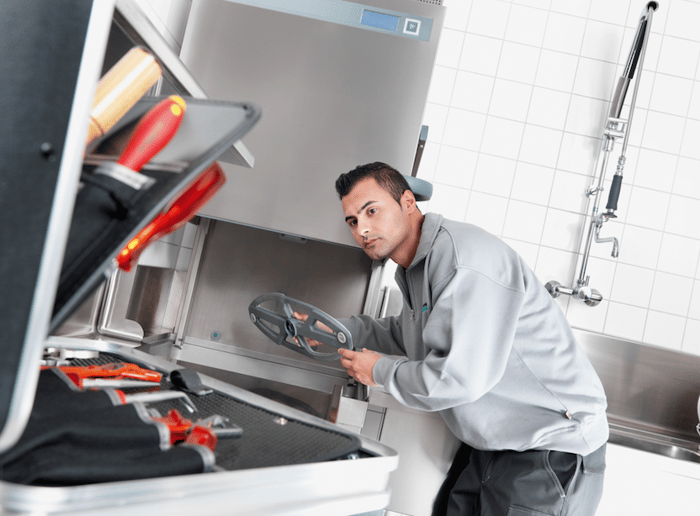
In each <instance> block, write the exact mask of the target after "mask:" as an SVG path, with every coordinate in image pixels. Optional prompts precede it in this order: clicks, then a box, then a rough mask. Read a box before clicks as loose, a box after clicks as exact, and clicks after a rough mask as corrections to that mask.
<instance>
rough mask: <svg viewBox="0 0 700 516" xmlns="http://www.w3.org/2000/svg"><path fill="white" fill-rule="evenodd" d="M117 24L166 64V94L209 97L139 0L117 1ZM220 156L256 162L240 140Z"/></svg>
mask: <svg viewBox="0 0 700 516" xmlns="http://www.w3.org/2000/svg"><path fill="white" fill-rule="evenodd" d="M114 23H115V24H116V25H117V26H118V27H119V29H120V31H121V32H122V35H123V36H126V37H127V38H129V39H130V40H131V44H133V45H143V46H145V47H146V48H148V49H149V50H150V51H151V52H153V54H154V55H156V56H157V57H158V61H159V62H160V64H161V65H163V76H164V80H165V81H166V82H167V83H168V85H167V86H166V87H164V88H163V91H162V92H161V93H162V94H163V95H167V94H169V93H170V92H171V91H173V90H174V91H175V92H177V93H178V94H180V95H190V96H192V97H194V98H197V99H204V98H207V97H208V96H207V94H206V93H205V92H204V90H203V89H202V87H201V86H200V85H199V83H198V82H197V81H196V80H195V79H194V77H192V75H191V74H190V72H189V70H188V69H187V67H185V65H184V64H183V63H182V61H180V59H179V58H178V57H177V56H176V55H175V54H174V53H173V51H172V49H171V48H170V46H169V45H168V43H167V42H166V41H165V39H163V36H161V34H160V33H159V32H158V29H156V28H155V27H154V26H153V24H152V23H151V21H150V20H149V19H148V18H147V17H146V15H145V14H144V13H143V11H142V10H141V8H140V7H139V5H138V1H137V0H116V6H115V10H114ZM119 57H121V56H117V59H118V58H119ZM237 100H240V99H237ZM219 159H220V160H221V161H225V162H227V163H234V164H236V165H238V166H240V167H246V168H251V167H252V166H253V164H254V163H255V158H254V157H253V155H252V154H251V152H250V151H249V150H248V148H247V147H246V146H245V145H244V144H243V142H242V141H240V140H239V141H237V142H234V143H233V145H232V146H231V147H230V148H229V149H228V150H227V151H226V152H224V154H222V155H221V156H220V157H219Z"/></svg>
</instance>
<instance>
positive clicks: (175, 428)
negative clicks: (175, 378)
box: [153, 409, 218, 451]
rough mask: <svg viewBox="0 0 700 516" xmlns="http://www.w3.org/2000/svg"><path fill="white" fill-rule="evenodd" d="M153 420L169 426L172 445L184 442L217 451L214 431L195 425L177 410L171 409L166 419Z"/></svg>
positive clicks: (216, 439) (155, 418) (157, 418)
mask: <svg viewBox="0 0 700 516" xmlns="http://www.w3.org/2000/svg"><path fill="white" fill-rule="evenodd" d="M153 419H154V420H155V421H158V422H160V423H163V424H165V425H167V427H168V430H170V444H177V443H181V442H184V443H186V444H199V445H201V446H206V447H207V448H209V449H210V450H211V451H214V450H215V449H216V445H217V443H218V438H217V437H216V434H215V433H214V432H213V431H212V430H210V429H209V428H207V427H204V426H201V425H195V424H194V423H192V421H191V420H190V419H187V418H184V417H182V415H181V414H180V413H179V412H178V411H177V410H175V409H171V410H170V412H168V415H167V416H165V417H154V418H153Z"/></svg>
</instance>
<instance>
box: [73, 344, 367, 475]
mask: <svg viewBox="0 0 700 516" xmlns="http://www.w3.org/2000/svg"><path fill="white" fill-rule="evenodd" d="M124 361H128V362H131V360H125V359H124V358H121V357H119V356H118V355H110V354H101V355H100V356H99V357H98V358H94V359H73V360H72V361H71V362H72V365H77V366H88V365H102V364H108V363H110V362H124ZM138 365H139V366H141V367H146V368H148V367H150V366H149V365H148V364H138ZM166 376H167V375H164V378H163V380H162V381H161V389H164V390H168V389H171V388H172V384H171V383H170V381H169V380H168V379H167V378H166ZM123 390H124V392H126V393H129V392H137V391H135V390H132V389H123ZM189 398H190V399H191V400H192V402H193V403H194V405H195V406H196V407H197V412H196V413H194V414H190V413H189V412H188V411H187V410H185V408H184V405H183V404H182V402H180V401H177V400H168V401H161V402H158V403H150V404H149V407H152V408H155V409H157V410H158V411H159V412H160V413H161V415H166V414H167V413H168V411H169V410H170V409H177V410H178V411H179V412H180V413H181V414H182V415H183V417H186V418H188V419H192V420H193V421H196V420H197V419H203V418H206V417H208V416H211V415H214V414H219V415H222V416H224V417H227V418H228V419H229V421H230V423H232V424H235V425H238V426H239V427H241V428H242V429H243V436H242V437H239V438H237V439H219V443H218V445H217V447H216V464H217V465H218V466H219V467H221V468H223V469H226V470H237V469H249V468H263V467H273V466H285V465H292V464H304V463H309V462H320V461H327V460H335V459H342V458H345V457H347V456H348V455H349V454H351V453H354V452H357V451H358V449H359V440H358V439H357V438H356V437H354V436H352V435H346V434H343V433H340V432H335V431H332V430H327V429H325V428H318V427H315V426H313V425H311V424H308V423H304V422H301V421H295V420H293V419H284V424H280V416H279V415H278V414H276V413H274V412H272V411H269V410H266V409H263V408H260V407H256V406H254V405H251V404H248V403H245V402H242V401H239V400H236V399H235V398H232V397H230V396H227V395H225V394H222V393H219V392H214V393H212V394H208V395H206V396H194V395H189Z"/></svg>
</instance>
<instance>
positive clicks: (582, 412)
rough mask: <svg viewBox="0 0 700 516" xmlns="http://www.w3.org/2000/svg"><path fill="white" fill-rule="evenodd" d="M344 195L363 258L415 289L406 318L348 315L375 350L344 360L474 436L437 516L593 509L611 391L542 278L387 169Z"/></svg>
mask: <svg viewBox="0 0 700 516" xmlns="http://www.w3.org/2000/svg"><path fill="white" fill-rule="evenodd" d="M336 190H337V192H338V195H339V196H340V198H341V202H342V207H343V213H344V216H345V220H346V222H347V224H348V226H349V228H350V231H351V232H352V235H353V237H354V238H355V240H356V241H357V243H358V244H359V245H360V246H361V247H362V249H363V250H364V251H365V253H367V255H368V256H370V257H371V258H372V259H375V260H384V259H386V258H391V259H392V260H393V261H394V262H396V263H397V264H398V267H397V272H396V282H397V283H398V285H399V287H400V288H401V290H402V292H403V296H404V307H403V310H402V312H401V314H400V315H399V316H398V317H389V318H385V319H377V320H375V319H372V318H371V317H368V316H355V317H352V318H351V319H346V320H343V321H341V322H343V323H344V324H345V325H346V327H347V328H348V330H349V331H350V332H351V333H352V336H353V340H354V342H355V343H356V344H357V347H358V348H361V347H363V346H364V347H365V348H367V349H362V351H349V350H341V351H340V353H341V355H342V358H341V364H342V365H343V367H345V368H346V369H347V371H348V374H349V375H350V376H352V377H353V378H355V379H357V380H358V381H359V382H362V383H364V384H366V385H370V386H375V385H379V386H381V387H383V388H384V389H385V390H386V391H387V392H389V393H390V394H392V395H393V396H394V397H395V398H396V399H397V400H398V401H399V402H401V403H402V404H404V405H406V406H408V407H413V408H416V409H422V410H426V411H439V412H440V414H441V416H442V418H443V419H444V421H445V423H446V424H447V426H448V427H449V428H450V429H451V431H452V432H453V433H454V434H455V435H456V436H457V437H458V438H459V439H460V440H461V441H462V442H463V443H464V445H463V446H462V448H460V450H459V451H458V452H457V455H456V457H455V461H454V463H453V465H452V468H451V470H450V472H449V474H448V478H447V479H446V481H445V484H444V485H443V487H442V489H441V491H440V493H439V494H438V497H437V499H436V501H435V506H434V515H449V516H453V515H458V514H459V515H464V514H470V515H471V514H480V515H504V516H505V515H506V514H508V515H526V514H527V515H532V514H537V515H539V514H548V515H564V514H575V515H593V514H594V513H595V510H596V508H597V505H598V502H599V501H600V497H601V495H602V484H603V470H604V468H605V443H606V441H607V438H608V426H607V419H606V415H605V409H606V399H605V393H604V391H603V386H602V384H601V382H600V380H599V378H598V376H597V375H596V373H595V371H594V370H593V368H592V366H591V364H590V362H589V361H588V359H587V358H586V356H585V355H584V353H583V351H582V349H581V348H580V346H579V345H578V344H577V342H576V341H575V338H574V336H573V333H572V331H571V327H570V326H569V324H568V322H567V321H566V319H565V317H564V315H563V313H562V312H561V310H560V309H559V307H558V306H557V305H556V304H555V303H554V302H553V300H552V299H551V298H550V296H549V294H548V293H547V292H546V290H545V288H544V287H543V286H542V284H541V283H540V281H539V280H538V279H537V277H536V276H535V275H534V273H533V272H532V271H531V270H530V269H529V268H528V266H527V265H526V264H525V263H524V262H523V261H522V259H521V258H520V257H519V256H518V255H517V254H516V253H515V252H514V251H513V250H512V249H510V248H509V247H508V246H507V245H506V244H504V243H503V242H502V241H501V240H500V239H498V238H496V237H494V236H492V235H490V234H488V233H486V232H485V231H483V230H481V229H479V228H477V227H475V226H473V225H470V224H464V223H458V222H453V221H448V220H445V219H443V218H442V217H441V216H440V215H436V214H432V213H428V214H426V215H425V216H424V215H423V214H422V213H421V212H420V210H419V209H418V207H417V206H416V200H415V197H414V196H413V193H412V192H411V190H410V189H409V186H408V183H407V182H406V180H405V178H404V177H403V176H402V175H401V174H400V173H399V172H397V171H396V170H394V169H393V168H391V167H390V166H388V165H386V164H383V163H371V164H368V165H364V166H360V167H357V168H356V169H354V170H352V171H350V172H348V173H346V174H342V175H341V176H340V177H339V178H338V180H337V182H336ZM370 350H371V351H370ZM376 351H379V352H380V353H383V354H387V355H400V356H401V357H402V358H400V359H396V358H390V357H387V356H383V355H380V354H379V353H376ZM403 357H405V358H403Z"/></svg>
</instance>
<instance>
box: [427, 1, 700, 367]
mask: <svg viewBox="0 0 700 516" xmlns="http://www.w3.org/2000/svg"><path fill="white" fill-rule="evenodd" d="M646 4H647V1H646V0H615V1H613V2H611V1H610V0H576V1H571V0H514V1H511V0H470V1H465V0H444V1H443V5H445V6H446V8H447V18H446V22H445V28H444V29H443V31H442V37H441V41H440V46H439V50H438V58H437V62H436V66H435V73H434V75H433V78H432V83H431V92H430V97H429V99H428V103H427V105H426V110H425V117H424V123H425V124H426V125H429V126H430V137H429V143H428V146H427V147H426V151H425V153H424V157H423V162H422V164H421V170H420V171H419V177H423V178H425V179H428V180H432V181H433V182H434V186H435V196H434V198H433V200H431V201H430V202H429V203H428V204H427V206H426V207H425V208H426V209H427V210H430V211H437V212H441V213H443V214H444V215H445V216H447V217H449V218H455V219H458V220H466V221H468V222H473V223H475V224H478V225H481V226H483V227H484V228H486V229H488V230H489V231H491V232H493V233H495V234H496V235H498V236H500V237H502V238H503V239H504V240H505V241H506V242H507V243H508V244H509V245H511V246H512V247H513V248H515V249H516V250H517V251H518V252H519V253H520V254H521V255H522V256H523V257H524V259H525V260H526V261H527V262H528V264H529V265H530V266H531V267H532V268H533V270H535V272H536V274H537V275H538V276H539V277H540V279H541V280H542V282H543V283H544V282H546V281H549V280H552V279H556V280H557V281H560V282H561V283H563V284H567V285H571V284H573V282H574V280H575V279H576V278H577V277H578V272H579V267H580V265H579V263H578V262H580V254H579V252H580V249H581V240H582V238H584V237H585V234H586V232H587V229H588V218H589V210H590V207H589V201H588V200H587V198H586V197H585V195H584V191H585V189H586V188H587V186H588V185H590V184H591V182H592V181H593V177H594V176H595V175H596V174H597V167H596V162H597V159H598V155H599V152H600V142H601V136H602V130H603V124H604V122H605V119H606V117H607V111H608V108H609V102H610V98H611V94H612V90H613V88H614V85H615V84H616V82H617V78H618V77H619V75H620V73H621V70H622V67H623V66H624V64H625V63H626V61H627V57H628V54H629V49H630V45H631V42H632V39H633V37H634V33H635V31H636V28H637V23H638V20H639V17H640V15H641V12H642V8H643V7H644V6H645V5H646ZM659 4H660V8H659V10H658V11H656V13H654V19H653V22H652V36H651V38H650V40H649V43H648V47H647V53H646V57H645V62H644V68H643V72H642V75H641V85H640V90H639V96H638V99H637V109H636V110H635V113H634V117H633V120H632V127H631V129H630V141H629V147H628V149H627V163H626V166H625V175H624V181H623V188H622V192H621V195H620V200H619V203H618V207H619V209H618V212H617V214H618V219H617V220H615V221H614V222H610V223H608V224H606V225H605V226H604V227H603V229H602V231H601V236H616V237H617V238H618V240H619V241H620V256H619V258H618V259H613V258H612V257H611V256H610V252H611V250H612V248H611V245H610V244H595V243H594V244H593V249H592V251H591V258H590V260H589V264H588V269H587V273H588V274H590V277H591V279H590V284H591V286H592V287H593V288H596V289H598V290H600V291H601V293H602V294H603V297H604V301H603V302H602V303H601V304H600V305H598V306H597V307H594V308H591V307H589V306H586V305H584V304H582V303H578V302H574V301H572V300H569V299H565V300H562V299H561V298H559V299H558V300H557V301H558V303H559V305H560V306H561V307H562V310H564V311H565V313H566V315H567V317H568V319H569V321H570V322H571V324H572V326H575V327H579V328H583V329H588V330H591V331H595V332H599V333H603V334H608V335H612V336H617V337H622V338H627V339H631V340H635V341H639V342H644V343H648V344H653V345H659V346H666V347H670V348H674V349H680V350H684V351H687V352H690V353H694V354H700V267H699V263H700V144H698V142H700V67H699V66H698V65H699V62H700V30H698V24H699V23H700V2H698V1H696V0H662V1H660V2H659ZM638 73H639V72H638ZM628 99H629V96H628ZM624 113H625V112H624V111H623V114H624ZM620 148H621V146H620V143H619V142H618V143H617V144H616V145H615V149H614V151H613V152H612V153H611V157H610V160H611V163H610V164H609V166H608V171H607V177H608V179H607V180H606V181H605V185H606V187H609V185H610V179H611V178H612V173H613V171H614V168H615V164H616V162H617V157H618V156H619V151H620ZM602 204H603V205H604V204H605V198H604V199H603V202H602ZM563 297H565V296H563Z"/></svg>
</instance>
